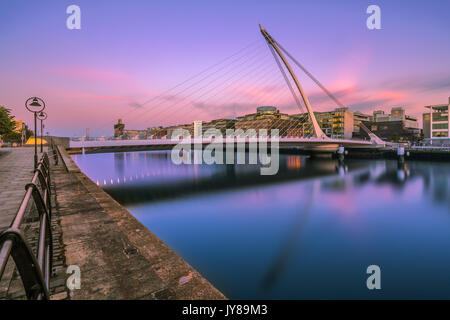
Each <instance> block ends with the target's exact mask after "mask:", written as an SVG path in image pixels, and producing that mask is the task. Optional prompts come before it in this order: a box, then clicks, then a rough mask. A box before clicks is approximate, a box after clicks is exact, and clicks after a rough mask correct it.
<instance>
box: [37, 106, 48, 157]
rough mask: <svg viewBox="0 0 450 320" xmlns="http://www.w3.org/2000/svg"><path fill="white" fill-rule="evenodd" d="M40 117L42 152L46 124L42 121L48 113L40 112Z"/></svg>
mask: <svg viewBox="0 0 450 320" xmlns="http://www.w3.org/2000/svg"><path fill="white" fill-rule="evenodd" d="M38 119H39V120H41V152H43V151H42V139H43V132H44V126H43V124H42V122H43V121H44V120H45V119H47V114H46V113H45V112H44V111H41V112H39V114H38Z"/></svg>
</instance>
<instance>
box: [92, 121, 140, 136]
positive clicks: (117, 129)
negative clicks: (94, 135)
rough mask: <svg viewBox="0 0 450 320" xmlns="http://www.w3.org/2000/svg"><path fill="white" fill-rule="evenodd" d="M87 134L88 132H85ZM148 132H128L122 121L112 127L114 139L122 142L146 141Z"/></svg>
mask: <svg viewBox="0 0 450 320" xmlns="http://www.w3.org/2000/svg"><path fill="white" fill-rule="evenodd" d="M87 134H88V131H87ZM147 136H148V130H129V129H127V130H126V129H125V124H124V123H123V122H122V119H119V120H118V121H117V123H116V124H115V125H114V138H116V139H124V140H137V139H147Z"/></svg>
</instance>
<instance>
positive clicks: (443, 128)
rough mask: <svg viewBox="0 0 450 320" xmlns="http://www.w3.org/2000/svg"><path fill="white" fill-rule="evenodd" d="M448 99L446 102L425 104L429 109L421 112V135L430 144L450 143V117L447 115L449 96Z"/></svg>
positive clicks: (449, 102)
mask: <svg viewBox="0 0 450 320" xmlns="http://www.w3.org/2000/svg"><path fill="white" fill-rule="evenodd" d="M448 100H449V101H448V104H436V105H429V106H425V108H427V109H429V111H428V112H426V113H424V114H423V135H424V140H425V141H426V142H429V143H430V144H433V145H449V144H450V135H449V126H450V118H449V116H448V111H449V106H450V97H449V99H448Z"/></svg>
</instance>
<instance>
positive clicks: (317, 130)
mask: <svg viewBox="0 0 450 320" xmlns="http://www.w3.org/2000/svg"><path fill="white" fill-rule="evenodd" d="M259 28H260V29H261V33H262V35H263V36H264V38H265V39H266V41H267V43H268V44H269V45H270V46H272V48H274V49H275V51H276V53H277V54H278V56H279V57H280V58H281V60H282V61H283V63H284V65H285V66H286V69H287V70H288V71H289V73H290V75H291V77H292V80H294V83H295V85H296V87H297V89H298V91H299V92H300V95H301V96H302V99H303V102H304V103H305V106H306V109H307V110H308V114H309V117H310V119H311V122H312V125H313V129H314V134H315V136H316V137H317V138H322V139H329V137H328V136H327V135H326V134H325V133H324V132H323V131H322V129H321V128H320V126H319V123H318V122H317V119H316V116H315V115H314V112H313V110H312V107H311V104H310V103H309V99H308V97H307V96H306V94H305V92H304V91H303V88H302V86H301V85H300V82H299V81H298V79H297V76H296V75H295V73H294V71H293V70H292V68H291V66H290V64H289V62H288V61H287V59H286V57H285V56H284V54H283V53H282V52H281V50H280V48H278V46H277V44H276V43H275V41H274V40H273V39H272V37H271V36H270V34H269V33H268V32H267V30H266V29H264V27H263V26H262V25H261V24H260V25H259ZM296 102H297V104H298V101H296ZM298 107H299V109H300V110H301V106H300V105H299V104H298Z"/></svg>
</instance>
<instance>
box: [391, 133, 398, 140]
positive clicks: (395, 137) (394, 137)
mask: <svg viewBox="0 0 450 320" xmlns="http://www.w3.org/2000/svg"><path fill="white" fill-rule="evenodd" d="M391 140H392V141H393V142H398V133H397V132H394V133H393V134H392V138H391Z"/></svg>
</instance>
